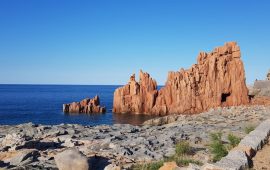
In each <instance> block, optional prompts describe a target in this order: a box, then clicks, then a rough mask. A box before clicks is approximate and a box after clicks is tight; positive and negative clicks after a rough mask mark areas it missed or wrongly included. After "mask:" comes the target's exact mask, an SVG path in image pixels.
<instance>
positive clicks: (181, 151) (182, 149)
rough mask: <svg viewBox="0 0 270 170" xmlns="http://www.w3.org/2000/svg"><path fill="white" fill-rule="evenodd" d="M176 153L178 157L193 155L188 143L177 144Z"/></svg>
mask: <svg viewBox="0 0 270 170" xmlns="http://www.w3.org/2000/svg"><path fill="white" fill-rule="evenodd" d="M175 153H176V154H177V155H178V156H183V155H188V154H189V153H191V147H190V145H189V143H188V142H185V141H182V142H179V143H177V144H176V146H175Z"/></svg>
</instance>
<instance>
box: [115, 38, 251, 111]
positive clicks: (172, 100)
mask: <svg viewBox="0 0 270 170" xmlns="http://www.w3.org/2000/svg"><path fill="white" fill-rule="evenodd" d="M131 79H132V80H134V79H135V76H134V75H133V76H132V78H131ZM247 103H249V98H248V89H247V87H246V82H245V71H244V66H243V62H242V61H241V52H240V47H239V46H238V45H237V43H236V42H229V43H226V44H225V45H224V46H222V47H217V48H215V49H214V50H213V51H212V52H210V53H206V52H200V53H199V55H198V58H197V64H194V65H192V66H191V68H190V69H187V70H184V69H180V71H176V72H169V73H168V78H167V81H166V84H165V86H164V87H163V88H161V89H160V90H159V91H157V84H156V81H155V80H153V79H152V78H151V77H150V75H149V74H148V73H143V72H142V71H140V81H139V83H137V82H136V81H134V82H133V83H129V84H128V85H126V86H124V87H120V88H118V89H117V90H116V91H115V93H114V107H113V111H114V112H116V113H118V112H131V113H142V114H159V115H165V114H175V113H177V114H182V113H198V112H202V111H206V110H208V109H210V108H214V107H219V106H238V105H243V104H247Z"/></svg>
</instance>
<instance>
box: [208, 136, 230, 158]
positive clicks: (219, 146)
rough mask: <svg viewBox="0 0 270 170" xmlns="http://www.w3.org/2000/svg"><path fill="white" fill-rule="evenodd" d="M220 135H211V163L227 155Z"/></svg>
mask: <svg viewBox="0 0 270 170" xmlns="http://www.w3.org/2000/svg"><path fill="white" fill-rule="evenodd" d="M221 137H222V133H220V132H219V133H212V134H211V143H210V151H211V153H212V154H213V156H214V157H213V161H214V162H217V161H219V160H220V159H221V158H222V157H224V156H226V155H227V154H228V151H227V149H226V147H225V145H224V144H223V142H222V139H221Z"/></svg>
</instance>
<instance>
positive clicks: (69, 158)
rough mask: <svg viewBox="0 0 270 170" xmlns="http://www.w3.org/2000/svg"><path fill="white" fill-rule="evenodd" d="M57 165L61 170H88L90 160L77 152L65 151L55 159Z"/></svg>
mask: <svg viewBox="0 0 270 170" xmlns="http://www.w3.org/2000/svg"><path fill="white" fill-rule="evenodd" d="M54 159H55V163H56V165H57V167H58V169H59V170H77V169H80V170H88V169H89V164H88V159H87V157H86V156H84V155H83V154H82V153H80V152H79V151H77V150H75V149H74V150H73V149H70V150H65V151H63V152H61V153H59V154H57V155H56V156H55V157H54Z"/></svg>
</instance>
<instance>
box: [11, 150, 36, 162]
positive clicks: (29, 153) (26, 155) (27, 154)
mask: <svg viewBox="0 0 270 170" xmlns="http://www.w3.org/2000/svg"><path fill="white" fill-rule="evenodd" d="M38 156H40V154H39V152H38V151H37V150H22V151H20V152H19V153H18V154H16V156H14V157H12V158H11V159H10V160H8V162H9V164H10V165H25V164H29V163H31V162H33V161H35V160H37V157H38Z"/></svg>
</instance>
